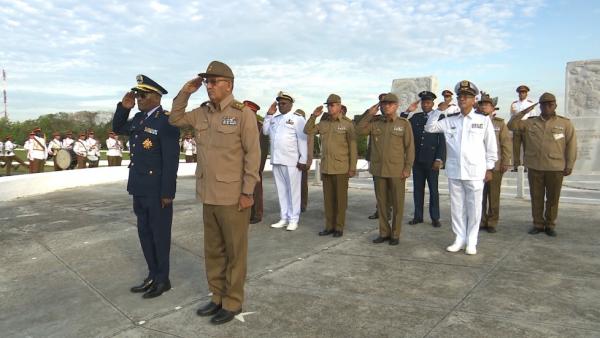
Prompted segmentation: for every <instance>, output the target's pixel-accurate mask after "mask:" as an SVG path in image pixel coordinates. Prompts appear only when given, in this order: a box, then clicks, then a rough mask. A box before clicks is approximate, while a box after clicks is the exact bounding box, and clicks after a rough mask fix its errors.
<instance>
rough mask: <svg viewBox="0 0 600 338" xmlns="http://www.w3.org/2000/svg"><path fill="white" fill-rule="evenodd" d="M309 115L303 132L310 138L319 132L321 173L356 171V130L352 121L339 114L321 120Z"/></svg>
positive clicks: (334, 173)
mask: <svg viewBox="0 0 600 338" xmlns="http://www.w3.org/2000/svg"><path fill="white" fill-rule="evenodd" d="M316 119H317V117H316V116H314V115H311V117H310V119H308V121H307V122H306V125H305V126H304V132H305V133H306V134H308V138H309V139H311V138H313V137H314V135H315V134H317V133H318V134H321V147H322V148H321V153H322V155H321V173H323V174H330V175H339V174H347V173H348V172H349V171H356V160H357V157H358V155H357V150H356V132H355V131H354V124H352V121H351V120H350V119H349V118H347V117H345V116H343V115H340V116H339V117H338V118H337V119H336V120H325V121H323V120H321V121H320V122H319V123H318V124H315V121H316Z"/></svg>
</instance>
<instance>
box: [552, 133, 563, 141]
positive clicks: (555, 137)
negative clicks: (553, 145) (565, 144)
mask: <svg viewBox="0 0 600 338" xmlns="http://www.w3.org/2000/svg"><path fill="white" fill-rule="evenodd" d="M552 135H553V136H554V139H555V140H560V139H561V138H564V137H565V134H563V133H560V134H552Z"/></svg>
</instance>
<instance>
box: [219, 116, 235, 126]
mask: <svg viewBox="0 0 600 338" xmlns="http://www.w3.org/2000/svg"><path fill="white" fill-rule="evenodd" d="M237 124H238V121H237V118H235V117H231V116H225V117H223V118H222V119H221V125H223V126H237Z"/></svg>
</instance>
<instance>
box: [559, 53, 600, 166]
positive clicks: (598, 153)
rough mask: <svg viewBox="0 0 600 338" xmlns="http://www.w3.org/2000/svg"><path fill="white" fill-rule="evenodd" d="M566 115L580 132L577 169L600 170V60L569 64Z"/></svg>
mask: <svg viewBox="0 0 600 338" xmlns="http://www.w3.org/2000/svg"><path fill="white" fill-rule="evenodd" d="M565 116H566V117H568V118H570V119H571V122H573V125H574V126H575V130H576V133H577V162H575V168H574V169H575V170H576V171H588V172H589V171H598V172H600V59H598V60H585V61H573V62H569V63H567V70H566V81H565Z"/></svg>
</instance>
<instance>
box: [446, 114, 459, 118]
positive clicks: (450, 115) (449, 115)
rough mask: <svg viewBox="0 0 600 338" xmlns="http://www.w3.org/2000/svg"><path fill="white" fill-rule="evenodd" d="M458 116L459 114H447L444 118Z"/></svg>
mask: <svg viewBox="0 0 600 338" xmlns="http://www.w3.org/2000/svg"><path fill="white" fill-rule="evenodd" d="M459 114H460V113H453V114H448V115H446V117H452V116H458V115H459Z"/></svg>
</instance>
